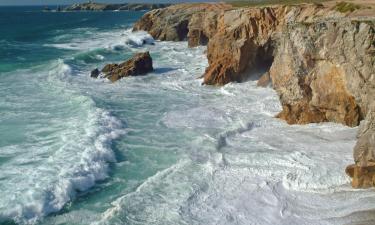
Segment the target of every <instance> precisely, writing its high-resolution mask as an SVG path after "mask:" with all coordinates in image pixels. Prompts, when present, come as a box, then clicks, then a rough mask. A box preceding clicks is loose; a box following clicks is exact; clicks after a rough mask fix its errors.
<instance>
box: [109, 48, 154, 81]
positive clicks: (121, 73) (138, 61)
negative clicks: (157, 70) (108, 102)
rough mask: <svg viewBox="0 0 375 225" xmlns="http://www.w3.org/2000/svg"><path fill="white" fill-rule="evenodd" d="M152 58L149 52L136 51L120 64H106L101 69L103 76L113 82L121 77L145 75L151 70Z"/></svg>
mask: <svg viewBox="0 0 375 225" xmlns="http://www.w3.org/2000/svg"><path fill="white" fill-rule="evenodd" d="M153 70H154V69H153V67H152V58H151V56H150V53H149V52H145V53H137V54H135V55H134V56H133V57H132V58H131V59H129V60H128V61H126V62H123V63H121V64H107V65H106V66H104V68H103V69H102V72H103V73H104V74H105V76H104V77H106V78H108V79H109V80H111V81H112V82H115V81H117V80H119V79H121V78H123V77H128V76H140V75H145V74H147V73H149V72H151V71H153Z"/></svg>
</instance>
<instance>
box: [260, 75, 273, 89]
mask: <svg viewBox="0 0 375 225" xmlns="http://www.w3.org/2000/svg"><path fill="white" fill-rule="evenodd" d="M270 84H271V76H270V73H269V72H266V73H264V74H263V75H262V76H261V77H260V78H259V80H258V82H257V86H258V87H268V86H269V85H270Z"/></svg>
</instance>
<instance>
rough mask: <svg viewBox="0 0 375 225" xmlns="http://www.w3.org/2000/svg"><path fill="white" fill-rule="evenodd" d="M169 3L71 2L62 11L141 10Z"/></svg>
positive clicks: (162, 6) (161, 6)
mask: <svg viewBox="0 0 375 225" xmlns="http://www.w3.org/2000/svg"><path fill="white" fill-rule="evenodd" d="M170 5H171V4H136V3H125V4H104V3H94V2H87V3H81V4H73V5H71V6H68V7H66V8H65V9H64V10H63V11H115V10H119V11H122V10H131V11H141V10H152V9H159V8H165V7H167V6H170Z"/></svg>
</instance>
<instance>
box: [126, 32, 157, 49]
mask: <svg viewBox="0 0 375 225" xmlns="http://www.w3.org/2000/svg"><path fill="white" fill-rule="evenodd" d="M154 42H155V41H154V38H153V37H152V36H151V35H150V34H148V33H147V32H145V31H136V32H131V33H129V32H127V35H126V41H125V43H126V44H129V45H133V46H142V45H144V44H154Z"/></svg>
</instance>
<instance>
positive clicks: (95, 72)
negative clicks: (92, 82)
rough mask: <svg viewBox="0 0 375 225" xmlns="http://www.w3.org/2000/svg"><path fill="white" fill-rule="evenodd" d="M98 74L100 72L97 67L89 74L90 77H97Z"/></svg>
mask: <svg viewBox="0 0 375 225" xmlns="http://www.w3.org/2000/svg"><path fill="white" fill-rule="evenodd" d="M99 74H100V71H99V69H98V68H96V69H94V70H93V71H91V75H90V76H91V77H92V78H98V76H99Z"/></svg>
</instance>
